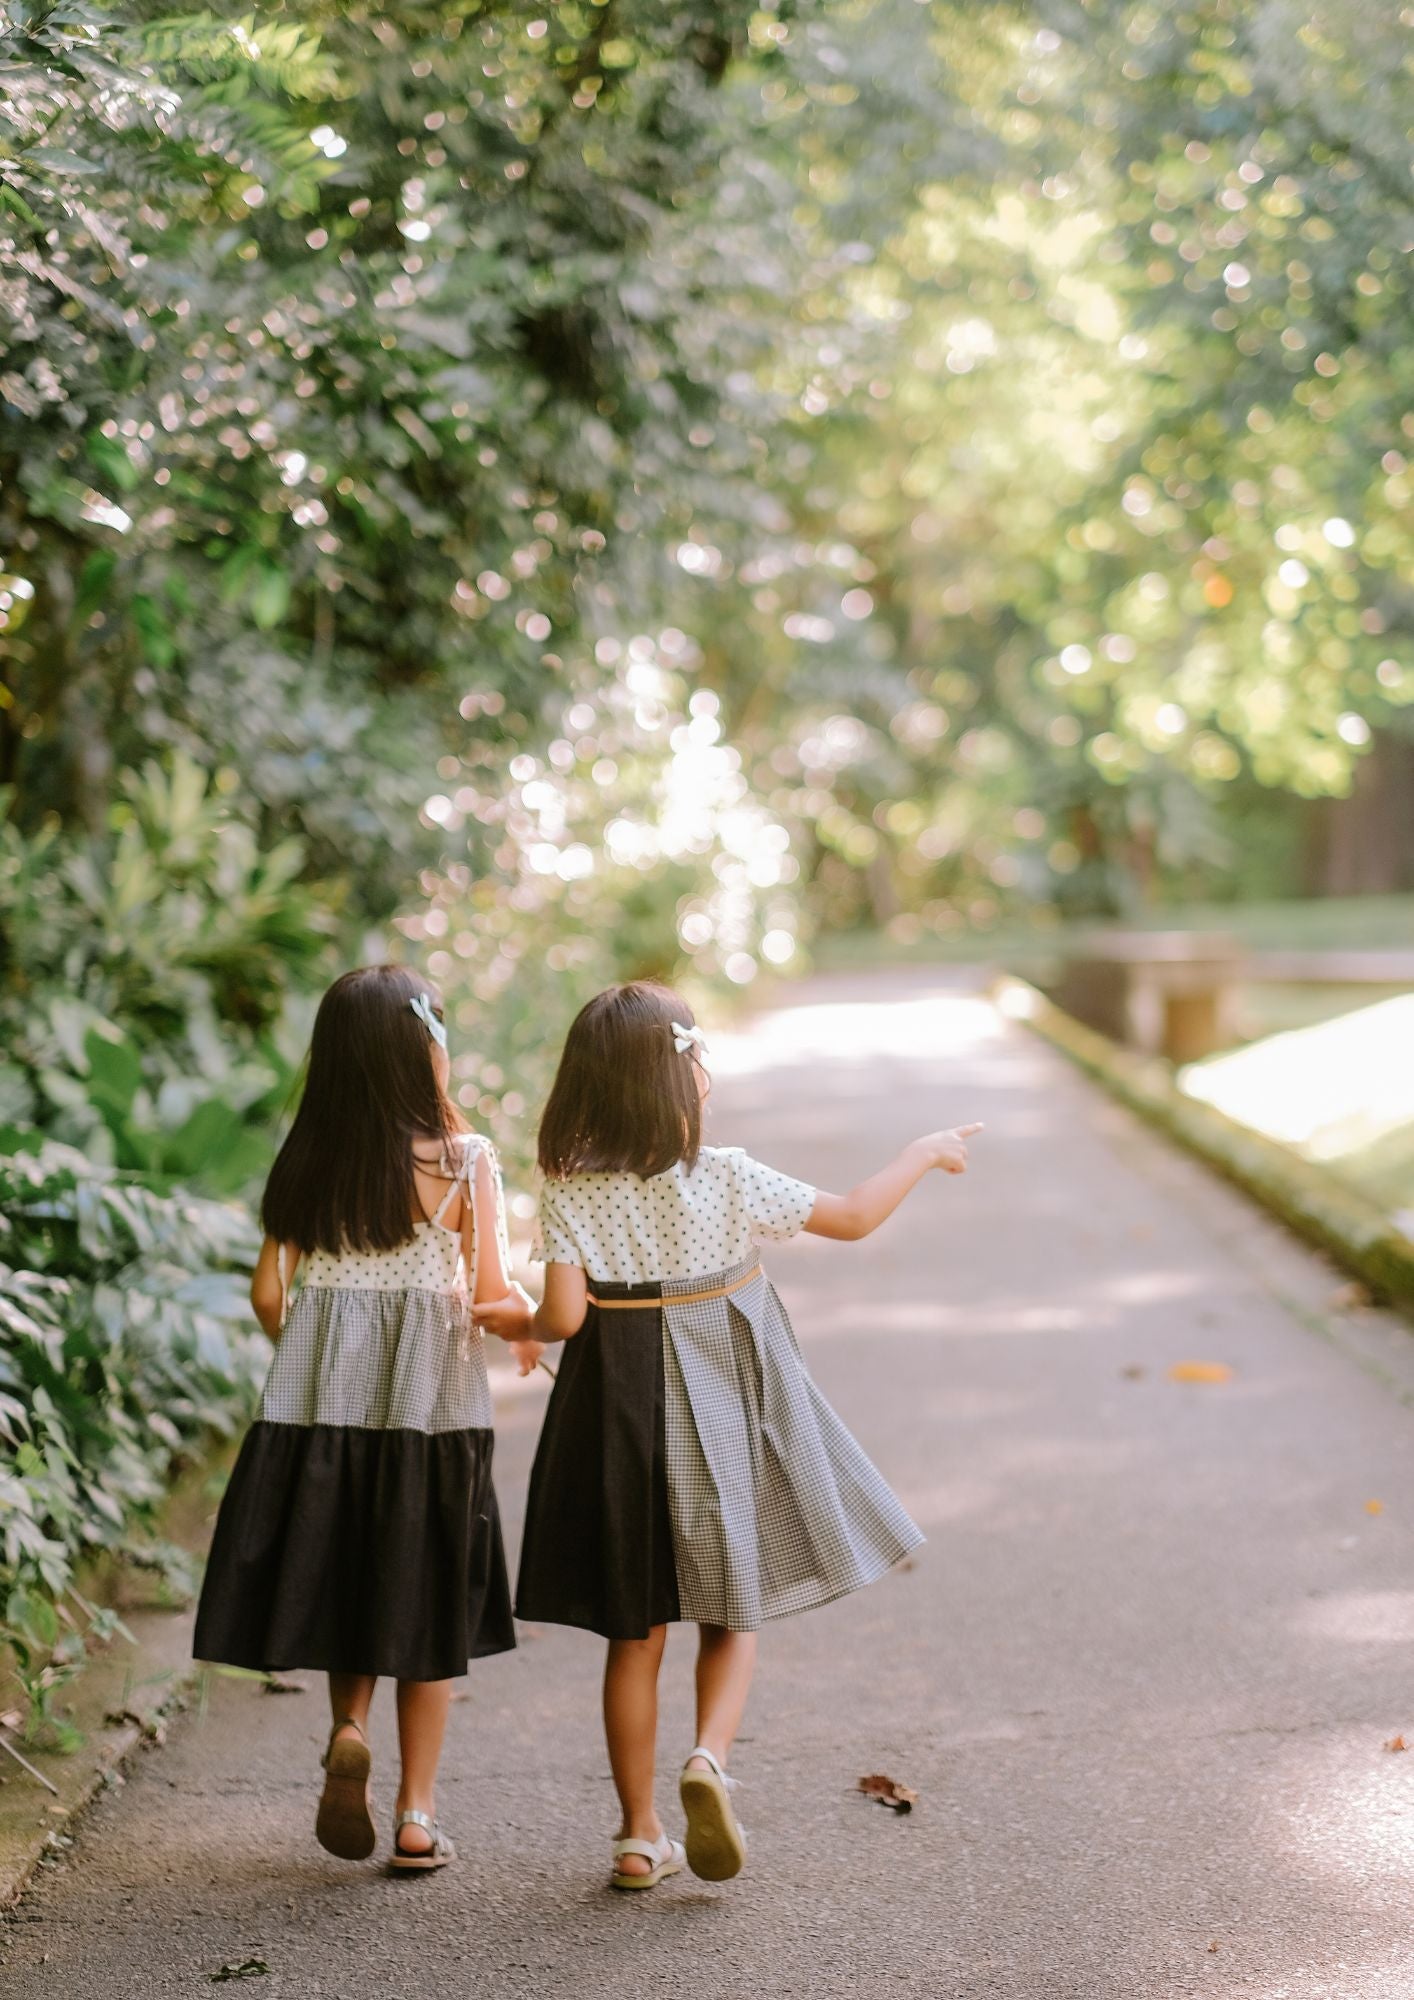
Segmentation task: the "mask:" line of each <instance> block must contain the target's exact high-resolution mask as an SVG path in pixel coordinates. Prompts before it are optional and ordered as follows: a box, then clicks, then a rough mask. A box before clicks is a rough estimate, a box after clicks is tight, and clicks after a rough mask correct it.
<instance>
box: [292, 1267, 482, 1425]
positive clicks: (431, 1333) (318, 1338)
mask: <svg viewBox="0 0 1414 2000" xmlns="http://www.w3.org/2000/svg"><path fill="white" fill-rule="evenodd" d="M260 1414H261V1417H262V1418H263V1420H264V1421H265V1422H266V1423H268V1424H351V1425H354V1426H355V1427H357V1428H358V1429H360V1430H404V1431H427V1432H435V1431H464V1430H489V1429H490V1427H491V1391H490V1387H489V1385H488V1383H487V1380H486V1356H485V1351H484V1347H483V1342H482V1337H481V1334H480V1333H479V1332H478V1331H477V1330H476V1328H475V1327H473V1326H472V1324H471V1314H470V1312H469V1310H468V1307H467V1302H466V1294H465V1293H464V1292H450V1293H449V1292H441V1291H422V1290H414V1289H412V1288H408V1289H406V1290H398V1291H394V1290H391V1289H388V1290H382V1289H378V1288H375V1287H372V1286H358V1287H345V1286H335V1285H306V1286H305V1288H304V1290H303V1291H302V1292H301V1293H300V1294H299V1296H298V1297H297V1298H296V1300H295V1302H294V1304H293V1305H292V1306H291V1308H290V1315H289V1318H288V1320H287V1321H286V1323H285V1330H284V1332H283V1333H282V1334H281V1336H280V1344H279V1346H278V1347H277V1348H276V1349H275V1359H274V1361H273V1362H272V1363H271V1367H270V1373H269V1375H268V1377H267V1378H266V1383H265V1394H264V1396H263V1397H262V1398H261V1404H260Z"/></svg>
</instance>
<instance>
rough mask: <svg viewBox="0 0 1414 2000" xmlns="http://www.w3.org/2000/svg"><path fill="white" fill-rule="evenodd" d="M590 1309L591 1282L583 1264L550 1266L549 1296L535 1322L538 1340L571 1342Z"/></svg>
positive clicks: (532, 1329) (546, 1275) (547, 1282)
mask: <svg viewBox="0 0 1414 2000" xmlns="http://www.w3.org/2000/svg"><path fill="white" fill-rule="evenodd" d="M588 1310H589V1279H588V1277H587V1276H586V1275H585V1271H584V1267H583V1265H581V1264H547V1265H546V1266H545V1296H544V1298H543V1299H542V1300H541V1301H540V1306H539V1310H538V1311H537V1312H536V1315H535V1318H534V1320H533V1322H532V1323H531V1332H532V1334H533V1335H534V1337H535V1339H536V1340H547V1341H548V1340H571V1339H573V1337H574V1335H575V1334H577V1333H578V1332H579V1329H580V1328H581V1327H582V1326H583V1325H584V1316H585V1314H586V1313H587V1312H588Z"/></svg>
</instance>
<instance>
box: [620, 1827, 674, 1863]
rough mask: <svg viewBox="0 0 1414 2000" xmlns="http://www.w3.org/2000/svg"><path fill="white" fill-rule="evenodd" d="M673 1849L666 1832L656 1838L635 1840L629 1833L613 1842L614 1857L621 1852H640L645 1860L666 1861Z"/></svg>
mask: <svg viewBox="0 0 1414 2000" xmlns="http://www.w3.org/2000/svg"><path fill="white" fill-rule="evenodd" d="M672 1851H673V1843H672V1841H671V1839H670V1838H669V1837H668V1835H667V1834H666V1833H662V1834H659V1836H658V1838H657V1839H656V1840H635V1839H634V1838H633V1837H632V1836H631V1835H628V1836H625V1837H624V1838H622V1839H619V1840H616V1841H615V1842H614V1859H615V1860H616V1861H617V1860H618V1858H619V1856H620V1855H621V1854H641V1855H642V1856H643V1858H644V1860H645V1861H666V1860H667V1859H668V1857H669V1855H670V1854H671V1853H672Z"/></svg>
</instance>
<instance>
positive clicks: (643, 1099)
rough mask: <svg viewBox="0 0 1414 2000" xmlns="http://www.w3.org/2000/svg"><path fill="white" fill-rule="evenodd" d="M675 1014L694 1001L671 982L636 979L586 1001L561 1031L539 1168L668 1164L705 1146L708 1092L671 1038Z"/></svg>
mask: <svg viewBox="0 0 1414 2000" xmlns="http://www.w3.org/2000/svg"><path fill="white" fill-rule="evenodd" d="M674 1021H681V1022H682V1024H683V1026H684V1027H688V1028H690V1027H692V1026H693V1025H694V1023H693V1016H692V1010H691V1008H690V1007H689V1006H688V1004H687V1002H686V1001H685V1000H682V999H680V998H679V997H678V995H677V994H676V993H673V992H672V991H670V990H669V988H668V987H666V986H654V985H650V984H648V983H647V982H646V981H643V980H637V979H635V980H633V981H631V982H630V984H628V985H627V986H611V987H609V989H608V990H607V992H604V993H599V994H596V996H595V997H594V999H592V1000H591V1001H590V1002H589V1004H588V1006H587V1007H582V1008H581V1009H580V1011H579V1013H578V1014H577V1015H576V1016H575V1018H574V1024H573V1026H572V1027H571V1028H570V1031H569V1034H568V1036H567V1037H566V1038H565V1049H564V1054H563V1055H562V1056H561V1057H560V1067H559V1069H558V1070H557V1071H556V1073H555V1082H554V1087H553V1089H552V1090H551V1092H550V1100H549V1102H548V1104H547V1105H546V1106H545V1115H544V1117H543V1118H542V1119H541V1120H540V1150H539V1157H540V1171H541V1172H542V1173H543V1174H545V1175H546V1176H547V1177H548V1178H549V1179H551V1180H563V1179H564V1178H565V1177H566V1175H568V1174H642V1175H643V1176H644V1177H645V1178H647V1177H648V1176H649V1175H650V1174H662V1173H666V1172H667V1170H668V1168H669V1167H672V1166H676V1165H677V1162H678V1161H679V1160H685V1161H686V1162H687V1164H688V1166H689V1167H692V1166H695V1165H696V1162H697V1155H698V1153H699V1151H700V1150H701V1146H702V1101H701V1098H700V1097H699V1096H698V1092H697V1066H696V1064H695V1062H694V1061H693V1058H692V1056H691V1054H686V1055H679V1053H678V1051H677V1049H676V1048H675V1046H674V1037H673V1027H672V1024H673V1022H674Z"/></svg>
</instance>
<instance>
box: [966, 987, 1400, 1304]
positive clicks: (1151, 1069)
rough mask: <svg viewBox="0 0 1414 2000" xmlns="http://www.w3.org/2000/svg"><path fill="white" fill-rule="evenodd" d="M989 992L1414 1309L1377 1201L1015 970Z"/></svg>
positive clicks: (1381, 1290)
mask: <svg viewBox="0 0 1414 2000" xmlns="http://www.w3.org/2000/svg"><path fill="white" fill-rule="evenodd" d="M990 991H991V997H992V999H993V1001H994V1003H995V1004H996V1006H997V1007H998V1009H999V1011H1000V1012H1001V1013H1002V1014H1003V1015H1004V1016H1005V1017H1006V1018H1007V1019H1008V1020H1013V1021H1017V1022H1020V1023H1021V1025H1022V1026H1023V1027H1027V1028H1030V1029H1031V1030H1032V1032H1033V1033H1034V1034H1036V1035H1039V1036H1040V1038H1041V1039H1042V1040H1043V1041H1045V1042H1049V1043H1050V1045H1051V1046H1052V1047H1053V1048H1056V1049H1059V1050H1060V1052H1061V1054H1062V1055H1065V1056H1067V1057H1069V1059H1070V1060H1071V1061H1072V1062H1073V1063H1075V1064H1076V1065H1077V1067H1079V1068H1080V1069H1083V1070H1084V1071H1086V1072H1087V1074H1088V1075H1090V1076H1093V1077H1095V1078H1096V1079H1097V1081H1099V1082H1100V1083H1102V1084H1103V1085H1104V1086H1105V1088H1106V1089H1107V1090H1109V1091H1110V1092H1111V1094H1112V1095H1113V1096H1115V1097H1117V1098H1118V1099H1119V1100H1120V1101H1121V1103H1123V1104H1126V1105H1128V1106H1129V1108H1130V1109H1131V1110H1132V1111H1137V1112H1138V1113H1139V1114H1140V1116H1141V1117H1143V1118H1145V1119H1147V1120H1148V1121H1149V1122H1150V1123H1151V1124H1153V1125H1156V1126H1158V1127H1159V1129H1160V1130H1161V1131H1163V1132H1165V1133H1166V1134H1167V1135H1168V1136H1169V1137H1170V1138H1172V1139H1175V1140H1177V1141H1178V1143H1179V1144H1180V1145H1182V1146H1184V1147H1185V1148H1186V1149H1187V1150H1188V1151H1189V1152H1191V1153H1194V1154H1196V1155H1197V1156H1198V1157H1199V1158H1200V1159H1202V1160H1204V1161H1206V1162H1207V1164H1208V1165H1209V1166H1212V1167H1215V1168H1216V1169H1217V1170H1218V1172H1219V1173H1221V1174H1223V1175H1224V1176H1225V1177H1226V1178H1227V1179H1228V1180H1230V1181H1233V1182H1235V1183H1236V1185H1237V1186H1238V1187H1241V1188H1243V1189H1245V1190H1246V1192H1247V1193H1248V1194H1250V1195H1253V1196H1254V1197H1255V1198H1256V1199H1257V1200H1258V1201H1260V1202H1261V1203H1262V1205H1263V1206H1264V1207H1265V1208H1268V1209H1270V1210H1271V1211H1272V1212H1273V1213H1274V1214H1275V1215H1277V1216H1279V1217H1280V1219H1281V1220H1282V1221H1283V1222H1285V1223H1286V1224H1287V1225H1288V1226H1289V1227H1290V1228H1292V1229H1294V1230H1296V1231H1297V1233H1298V1234H1299V1235H1301V1236H1304V1237H1305V1238H1306V1240H1307V1241H1308V1242H1311V1243H1315V1244H1316V1245H1317V1246H1318V1247H1319V1248H1321V1249H1323V1250H1325V1251H1327V1252H1329V1254H1330V1255H1331V1256H1332V1257H1334V1258H1335V1259H1336V1260H1337V1262H1338V1263H1340V1264H1343V1265H1344V1266H1345V1268H1346V1269H1347V1270H1349V1271H1351V1272H1353V1273H1354V1274H1355V1276H1356V1277H1358V1278H1360V1279H1361V1280H1362V1281H1363V1283H1364V1284H1366V1285H1367V1286H1368V1287H1369V1289H1370V1291H1371V1293H1372V1294H1373V1295H1374V1297H1375V1298H1376V1299H1378V1300H1379V1301H1380V1302H1381V1303H1382V1304H1388V1305H1394V1306H1398V1307H1400V1308H1401V1309H1402V1310H1403V1311H1404V1312H1406V1313H1414V1242H1411V1241H1409V1240H1408V1239H1407V1238H1405V1237H1403V1236H1401V1234H1400V1233H1399V1231H1398V1230H1397V1229H1396V1228H1395V1226H1394V1224H1393V1223H1392V1221H1391V1219H1390V1217H1389V1216H1387V1215H1386V1214H1385V1213H1384V1211H1383V1210H1382V1209H1381V1208H1379V1207H1378V1206H1377V1204H1376V1203H1374V1202H1372V1201H1368V1200H1367V1199H1366V1198H1365V1197H1364V1196H1363V1195H1361V1194H1359V1193H1357V1192H1356V1191H1355V1190H1354V1189H1353V1188H1346V1187H1343V1186H1342V1185H1341V1184H1340V1183H1339V1182H1338V1181H1336V1180H1334V1179H1333V1178H1332V1176H1331V1175H1329V1174H1327V1173H1325V1172H1323V1171H1322V1169H1321V1168H1320V1167H1318V1166H1315V1165H1313V1164H1311V1163H1310V1162H1309V1161H1306V1160H1302V1159H1300V1158H1298V1157H1297V1156H1296V1155H1294V1154H1292V1153H1289V1152H1288V1151H1287V1150H1286V1148H1285V1147H1283V1146H1279V1145H1278V1144H1277V1143H1276V1141H1275V1140H1272V1139H1268V1138H1266V1137H1265V1136H1264V1135H1263V1134H1262V1133H1260V1132H1254V1131H1252V1130H1250V1129H1249V1128H1248V1127H1247V1126H1245V1125H1239V1124H1237V1123H1236V1122H1235V1121H1234V1120H1233V1119H1231V1118H1228V1117H1227V1116H1226V1115H1225V1114H1224V1113H1223V1112H1221V1111H1218V1110H1215V1109H1214V1108H1213V1106H1212V1105H1210V1104H1204V1103H1202V1102H1201V1101H1200V1100H1199V1099H1198V1098H1194V1097H1187V1096H1185V1095H1184V1093H1183V1092H1182V1091H1181V1090H1180V1089H1179V1088H1178V1086H1177V1084H1176V1083H1175V1082H1174V1080H1173V1075H1172V1072H1171V1071H1170V1070H1169V1068H1168V1066H1167V1064H1166V1063H1163V1062H1161V1061H1159V1060H1158V1059H1157V1058H1155V1057H1149V1056H1142V1055H1139V1054H1137V1053H1136V1052H1135V1051H1134V1050H1132V1049H1126V1048H1122V1047H1121V1046H1120V1045H1119V1044H1118V1043H1115V1042H1112V1041H1110V1040H1109V1038H1108V1037H1107V1036H1105V1035H1101V1034H1098V1033H1097V1032H1096V1031H1095V1030H1094V1029H1093V1028H1087V1027H1086V1026H1085V1025H1084V1024H1083V1023H1082V1022H1080V1021H1077V1020H1075V1019H1074V1017H1073V1016H1072V1015H1070V1014H1067V1013H1065V1012H1064V1011H1063V1010H1062V1009H1061V1008H1059V1007H1057V1006H1056V1004H1055V1003H1054V1001H1052V1000H1048V999H1047V998H1046V996H1045V994H1044V993H1042V992H1041V991H1040V989H1039V988H1038V987H1035V986H1031V985H1029V984H1028V983H1027V981H1026V980H1024V979H1018V978H1017V977H1016V975H1015V974H1014V973H999V974H998V975H997V976H996V978H994V979H993V981H992V983H991V988H990Z"/></svg>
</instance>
